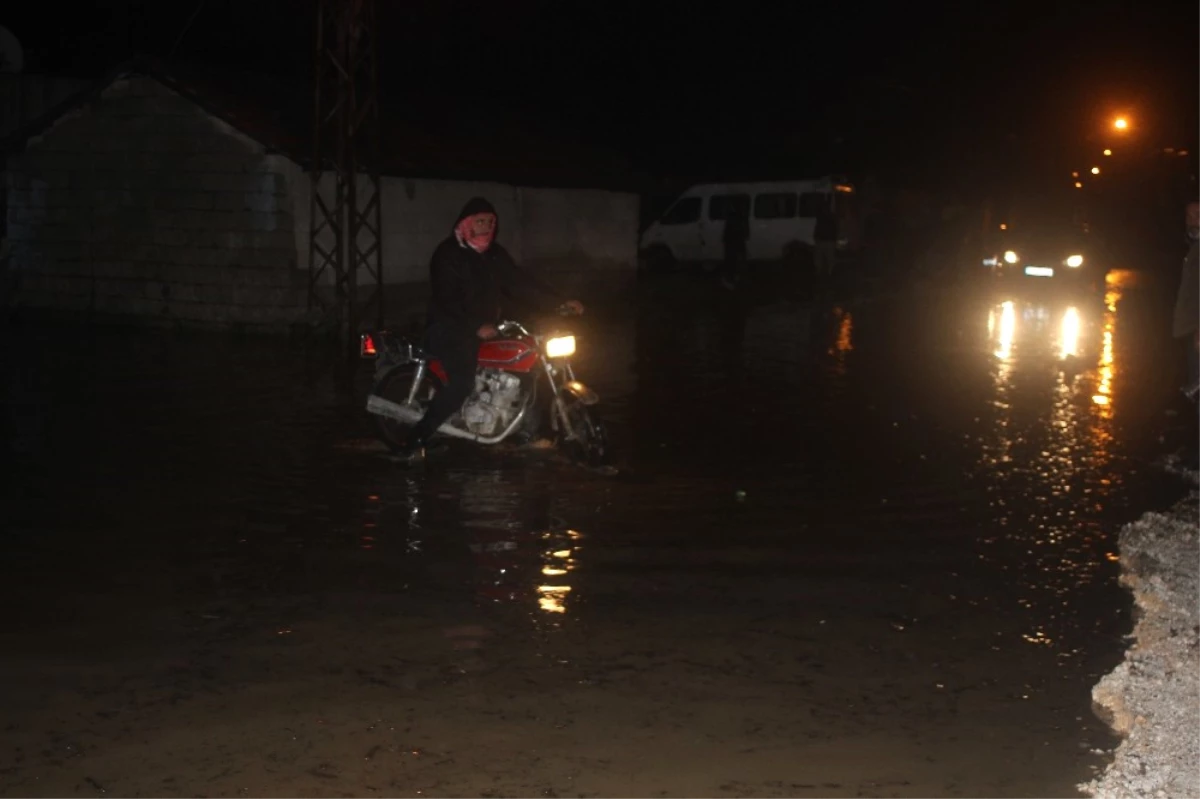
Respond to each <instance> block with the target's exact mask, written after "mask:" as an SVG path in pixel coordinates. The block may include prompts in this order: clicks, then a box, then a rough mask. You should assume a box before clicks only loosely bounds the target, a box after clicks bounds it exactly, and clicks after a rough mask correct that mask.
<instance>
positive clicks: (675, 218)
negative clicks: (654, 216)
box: [659, 197, 700, 225]
mask: <svg viewBox="0 0 1200 799" xmlns="http://www.w3.org/2000/svg"><path fill="white" fill-rule="evenodd" d="M699 218H700V198H699V197H684V198H683V199H681V200H680V201H679V202H677V203H675V204H674V205H672V206H671V208H670V209H669V210H668V211H667V212H666V213H665V214H663V217H662V219H660V220H659V223H660V224H663V225H686V224H688V223H689V222H695V221H696V220H697V219H699Z"/></svg>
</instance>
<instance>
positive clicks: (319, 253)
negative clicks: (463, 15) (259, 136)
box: [308, 0, 383, 347]
mask: <svg viewBox="0 0 1200 799" xmlns="http://www.w3.org/2000/svg"><path fill="white" fill-rule="evenodd" d="M375 21H376V16H375V0H317V31H316V48H315V51H314V67H315V80H314V94H313V99H314V102H313V159H312V166H311V174H310V192H311V196H312V200H311V204H310V208H311V211H310V221H309V248H308V256H309V271H308V307H309V310H312V309H313V308H314V307H319V308H320V309H321V311H322V312H323V314H324V318H325V321H327V322H333V323H334V325H335V326H336V327H337V329H338V332H339V335H340V337H341V338H342V340H343V341H344V342H345V344H346V345H347V346H348V347H353V346H354V343H355V340H356V338H357V336H358V332H359V323H360V321H361V320H363V319H372V318H373V321H374V322H375V323H376V324H380V325H381V324H382V323H383V246H382V245H383V242H382V235H381V234H382V230H381V227H382V209H381V203H380V189H379V187H380V180H379V91H378V87H379V80H378V59H377V53H378V49H377V47H376V25H375ZM326 175H327V176H328V177H327V178H326V179H325V180H322V177H323V176H326ZM331 180H332V186H330V185H329V184H330V181H331ZM322 184H324V186H325V190H324V192H321V191H320V189H321V187H322ZM327 272H329V273H331V274H332V275H333V297H332V298H330V297H329V296H327V295H326V294H323V292H322V281H323V280H326V279H327V278H326V277H325V275H326V273H327ZM360 279H362V280H363V281H364V282H365V283H367V286H365V287H364V288H367V291H366V297H365V299H362V300H360V298H359V280H360Z"/></svg>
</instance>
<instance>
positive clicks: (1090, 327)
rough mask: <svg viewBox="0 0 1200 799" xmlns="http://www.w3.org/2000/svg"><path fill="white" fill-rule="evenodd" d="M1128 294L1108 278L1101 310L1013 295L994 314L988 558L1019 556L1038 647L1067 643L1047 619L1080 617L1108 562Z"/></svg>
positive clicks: (1004, 565)
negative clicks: (1121, 327)
mask: <svg viewBox="0 0 1200 799" xmlns="http://www.w3.org/2000/svg"><path fill="white" fill-rule="evenodd" d="M1120 299H1121V291H1120V285H1119V284H1114V283H1113V282H1112V281H1110V282H1109V285H1108V290H1107V292H1106V294H1105V297H1104V305H1103V308H1101V306H1100V305H1099V304H1098V303H1097V306H1096V308H1095V310H1094V311H1089V310H1088V309H1087V307H1086V306H1069V307H1065V308H1064V307H1062V306H1060V308H1061V311H1059V312H1057V313H1056V312H1054V311H1053V309H1052V307H1051V306H1049V305H1030V304H1025V303H1021V302H1019V301H1012V300H1009V301H1005V302H1003V303H1000V304H997V305H994V306H993V307H991V308H990V309H989V312H988V315H987V317H986V327H987V340H988V342H989V349H990V350H991V355H992V363H991V372H992V377H993V386H994V389H993V391H994V393H993V395H992V398H991V401H990V403H989V405H990V408H991V419H990V430H989V432H988V433H986V434H985V435H984V438H983V440H982V441H981V442H980V443H981V450H980V454H979V460H978V467H977V469H978V474H979V476H980V479H981V480H982V482H983V483H984V484H985V485H986V486H987V491H988V493H989V495H990V497H991V505H992V508H993V512H994V519H993V521H994V526H993V528H992V529H993V531H994V534H993V535H992V536H990V537H988V538H987V539H985V541H986V543H987V544H988V545H989V548H988V549H985V550H984V552H983V553H981V556H980V557H981V558H982V559H984V560H986V561H991V562H994V563H995V564H996V565H997V567H999V568H1001V569H1003V570H1008V569H1009V568H1011V564H1013V562H1014V561H1015V562H1016V563H1018V564H1019V566H1018V569H1019V574H1020V576H1019V577H1018V578H1017V579H1018V580H1019V581H1020V585H1021V586H1022V590H1023V592H1024V594H1025V595H1026V596H1027V597H1029V599H1028V601H1026V600H1025V599H1022V600H1021V602H1020V604H1021V606H1022V607H1025V608H1026V609H1027V610H1028V612H1029V614H1030V615H1029V617H1028V618H1029V622H1030V625H1031V626H1030V629H1029V631H1027V633H1026V634H1024V635H1023V636H1022V638H1023V640H1024V641H1025V642H1027V643H1029V644H1033V645H1038V646H1048V647H1054V648H1061V647H1062V646H1066V645H1067V644H1065V643H1060V640H1059V639H1061V638H1062V637H1063V636H1062V634H1061V630H1060V629H1058V628H1052V627H1051V626H1049V625H1051V624H1053V623H1055V622H1058V621H1059V620H1064V621H1066V620H1069V619H1071V617H1072V614H1073V613H1075V611H1074V609H1073V605H1074V604H1075V601H1076V600H1075V598H1076V596H1077V595H1078V593H1079V590H1080V588H1081V587H1082V586H1086V585H1088V584H1089V583H1092V582H1094V581H1095V580H1096V579H1098V575H1100V574H1101V572H1102V570H1103V569H1104V568H1105V564H1107V563H1108V562H1109V560H1110V558H1109V555H1108V552H1107V550H1108V549H1109V548H1110V546H1106V544H1108V545H1111V542H1109V541H1107V539H1106V538H1105V533H1104V532H1103V531H1102V530H1101V529H1100V527H1099V522H1098V521H1095V520H1094V514H1095V513H1102V512H1103V509H1104V500H1106V499H1107V497H1108V492H1109V491H1111V490H1112V488H1111V487H1112V486H1113V485H1114V484H1116V483H1119V480H1117V478H1116V476H1115V475H1114V474H1112V473H1111V464H1112V462H1113V460H1114V458H1115V453H1114V449H1113V443H1114V431H1113V415H1114V412H1115V408H1114V405H1115V404H1116V403H1115V402H1114V381H1115V378H1116V374H1117V371H1118V368H1117V367H1118V364H1117V362H1116V361H1117V355H1116V344H1115V342H1116V338H1117V328H1118V324H1117V322H1118V312H1117V309H1118V307H1119V302H1120ZM1089 314H1090V315H1091V318H1090V320H1089ZM1097 317H1099V318H1097ZM980 321H981V322H982V321H984V320H982V319H981V320H980ZM1054 322H1057V323H1058V324H1054ZM1081 370H1082V371H1081ZM1081 494H1082V495H1084V504H1081V503H1080V496H1078V495H1081ZM993 546H994V547H996V549H991V547H993ZM1067 623H1069V621H1067ZM1052 630H1055V632H1054V633H1052Z"/></svg>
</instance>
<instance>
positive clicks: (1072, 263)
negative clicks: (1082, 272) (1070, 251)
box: [1064, 255, 1083, 269]
mask: <svg viewBox="0 0 1200 799" xmlns="http://www.w3.org/2000/svg"><path fill="white" fill-rule="evenodd" d="M1064 263H1066V265H1067V266H1069V267H1071V268H1073V269H1074V268H1076V267H1080V266H1083V256H1082V255H1071V256H1068V258H1067V260H1066V261H1065V262H1064Z"/></svg>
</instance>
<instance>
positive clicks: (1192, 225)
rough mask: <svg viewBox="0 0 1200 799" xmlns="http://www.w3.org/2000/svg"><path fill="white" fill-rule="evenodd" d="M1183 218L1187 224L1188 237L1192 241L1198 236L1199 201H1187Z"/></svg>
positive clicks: (1199, 220) (1199, 233) (1199, 222)
mask: <svg viewBox="0 0 1200 799" xmlns="http://www.w3.org/2000/svg"><path fill="white" fill-rule="evenodd" d="M1184 218H1185V221H1186V224H1187V234H1188V238H1189V239H1192V240H1193V241H1194V240H1196V239H1197V238H1200V202H1196V201H1195V200H1193V201H1192V202H1190V203H1188V204H1187V212H1186V214H1185V215H1184Z"/></svg>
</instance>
